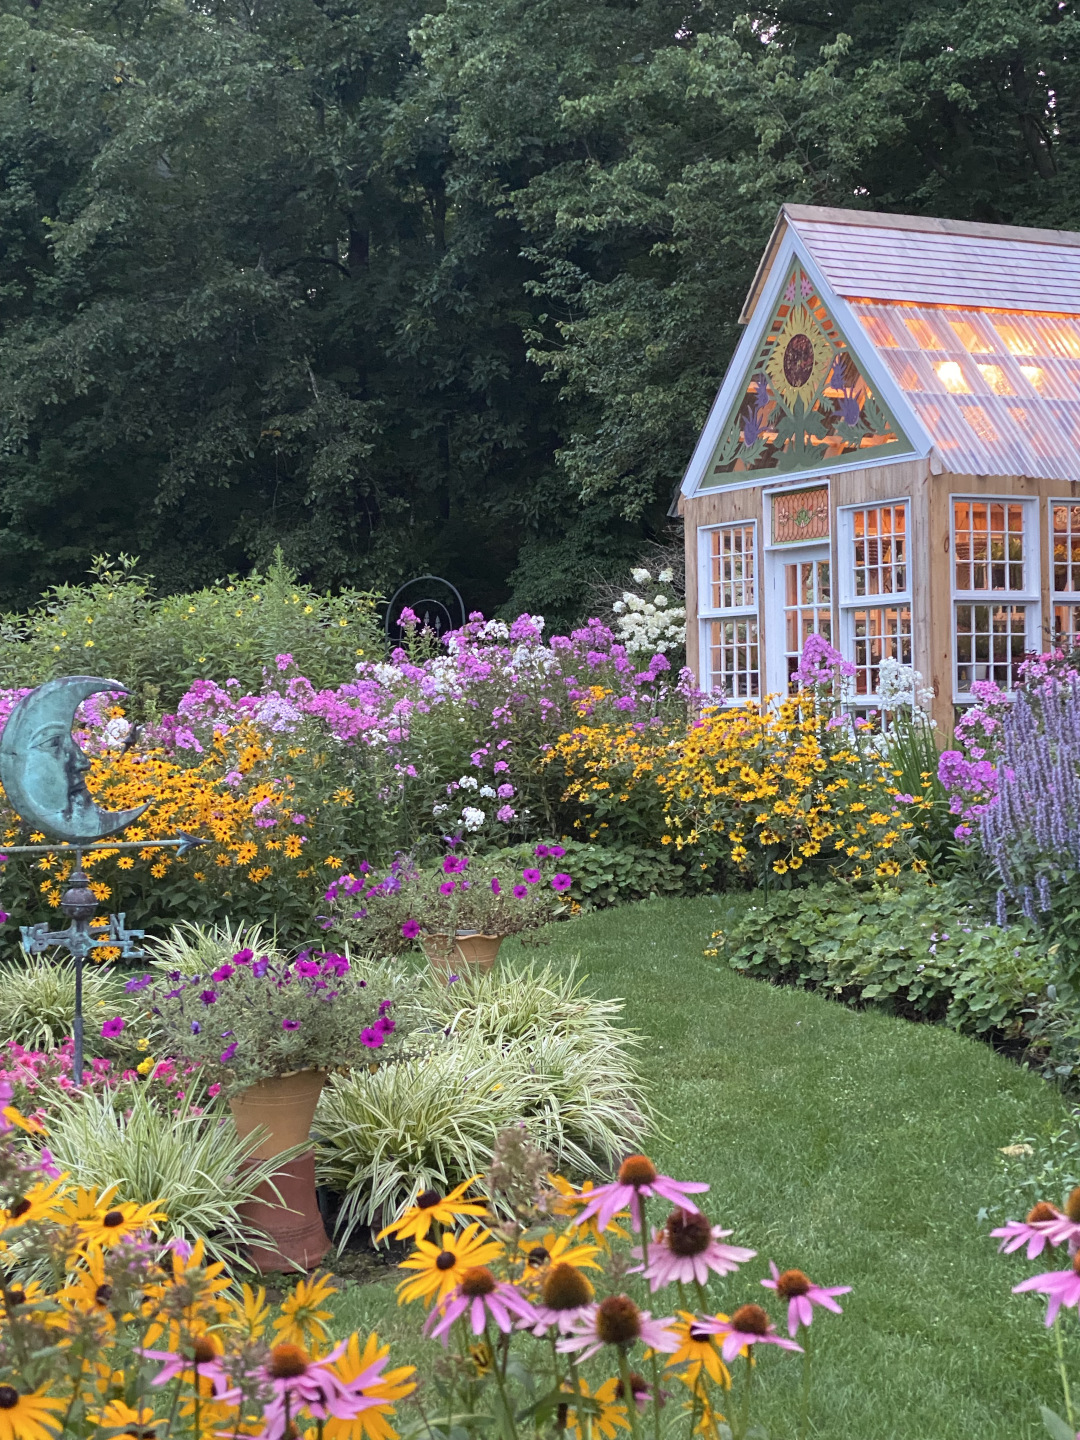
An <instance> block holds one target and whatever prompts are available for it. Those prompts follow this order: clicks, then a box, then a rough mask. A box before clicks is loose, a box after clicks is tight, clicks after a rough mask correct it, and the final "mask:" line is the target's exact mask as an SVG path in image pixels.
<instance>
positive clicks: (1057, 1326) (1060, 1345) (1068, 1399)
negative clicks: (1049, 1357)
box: [1054, 1311, 1076, 1430]
mask: <svg viewBox="0 0 1080 1440" xmlns="http://www.w3.org/2000/svg"><path fill="white" fill-rule="evenodd" d="M1054 1342H1055V1345H1056V1347H1057V1357H1058V1374H1059V1375H1060V1376H1061V1390H1062V1394H1063V1395H1064V1396H1065V1418H1066V1420H1067V1421H1068V1422H1069V1429H1070V1430H1075V1429H1076V1417H1075V1415H1074V1413H1073V1403H1072V1394H1071V1392H1070V1390H1069V1375H1068V1372H1067V1371H1066V1369H1065V1342H1064V1340H1063V1339H1062V1336H1061V1312H1060V1311H1058V1313H1057V1315H1056V1317H1055V1319H1054Z"/></svg>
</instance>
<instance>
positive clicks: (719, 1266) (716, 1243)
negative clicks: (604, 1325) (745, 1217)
mask: <svg viewBox="0 0 1080 1440" xmlns="http://www.w3.org/2000/svg"><path fill="white" fill-rule="evenodd" d="M731 1233H732V1232H731V1231H730V1230H721V1228H720V1226H719V1225H710V1224H709V1221H708V1219H707V1218H706V1217H705V1216H704V1215H702V1213H701V1211H700V1210H683V1209H678V1210H673V1211H672V1212H671V1214H670V1215H669V1216H668V1218H667V1223H666V1224H665V1225H663V1226H662V1227H661V1228H660V1229H659V1230H654V1231H653V1238H652V1240H651V1241H650V1243H649V1263H648V1264H647V1265H646V1266H644V1267H642V1266H640V1265H639V1266H636V1267H635V1272H634V1273H640V1274H643V1275H644V1276H645V1278H646V1280H648V1282H649V1289H650V1290H652V1291H656V1290H661V1289H663V1287H664V1286H665V1285H672V1284H674V1283H675V1282H676V1281H678V1282H679V1283H681V1284H683V1285H689V1284H690V1283H691V1282H697V1284H699V1285H704V1284H705V1283H706V1282H707V1281H708V1278H709V1271H710V1270H711V1271H713V1273H714V1274H716V1275H730V1274H732V1273H733V1272H734V1271H736V1270H737V1269H738V1268H739V1266H740V1265H742V1264H743V1263H744V1262H745V1261H747V1260H752V1259H753V1258H754V1256H755V1255H756V1254H757V1251H756V1250H747V1249H746V1248H745V1247H744V1246H742V1245H721V1244H720V1241H721V1240H723V1239H724V1238H725V1237H726V1236H728V1235H730V1234H731ZM634 1254H635V1255H636V1256H637V1257H638V1259H639V1260H640V1259H641V1254H642V1250H641V1246H640V1245H638V1246H635V1247H634Z"/></svg>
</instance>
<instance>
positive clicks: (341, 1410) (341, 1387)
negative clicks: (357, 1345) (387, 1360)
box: [257, 1340, 379, 1440]
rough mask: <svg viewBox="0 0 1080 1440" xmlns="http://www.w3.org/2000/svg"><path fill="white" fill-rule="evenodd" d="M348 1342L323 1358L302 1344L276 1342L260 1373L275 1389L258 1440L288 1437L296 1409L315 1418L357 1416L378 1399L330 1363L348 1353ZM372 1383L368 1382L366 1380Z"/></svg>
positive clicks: (361, 1377) (281, 1439)
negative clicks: (335, 1369)
mask: <svg viewBox="0 0 1080 1440" xmlns="http://www.w3.org/2000/svg"><path fill="white" fill-rule="evenodd" d="M346 1349H347V1342H346V1341H344V1340H343V1341H342V1342H341V1344H340V1345H337V1346H335V1348H334V1349H333V1350H331V1351H330V1354H329V1355H324V1356H323V1357H322V1359H321V1360H312V1359H311V1357H310V1356H309V1355H308V1354H307V1352H306V1351H305V1350H303V1349H302V1348H301V1347H300V1346H299V1345H292V1344H288V1343H283V1344H280V1345H275V1346H274V1348H273V1349H272V1350H271V1351H270V1354H269V1356H268V1357H267V1360H266V1363H265V1364H264V1365H263V1366H262V1367H261V1376H262V1379H264V1380H265V1381H266V1382H267V1383H268V1384H269V1386H270V1388H271V1390H272V1391H273V1398H272V1399H271V1400H270V1402H269V1404H268V1405H267V1406H266V1409H265V1410H264V1411H263V1428H262V1430H260V1431H259V1434H258V1437H257V1440H285V1436H286V1434H287V1433H288V1432H289V1430H290V1422H291V1421H294V1420H295V1419H296V1414H297V1411H299V1410H300V1409H301V1408H303V1409H306V1410H307V1412H308V1414H309V1415H311V1416H313V1417H314V1418H315V1419H316V1420H327V1419H330V1418H331V1417H332V1418H334V1419H336V1420H354V1419H355V1418H356V1416H357V1415H359V1414H360V1412H361V1410H367V1409H368V1408H369V1407H370V1406H372V1405H377V1404H378V1403H379V1402H378V1400H377V1399H376V1398H375V1397H373V1396H367V1395H363V1394H361V1393H360V1389H361V1383H360V1382H361V1381H364V1380H365V1376H366V1373H367V1372H365V1375H361V1376H357V1378H356V1379H355V1380H350V1381H345V1380H342V1379H341V1378H340V1376H338V1375H336V1374H335V1373H334V1371H333V1370H331V1369H330V1366H331V1365H332V1364H333V1362H334V1361H335V1360H337V1359H338V1358H339V1357H340V1356H341V1355H343V1354H344V1353H345V1350H346ZM367 1383H369V1382H367Z"/></svg>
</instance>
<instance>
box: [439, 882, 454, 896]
mask: <svg viewBox="0 0 1080 1440" xmlns="http://www.w3.org/2000/svg"><path fill="white" fill-rule="evenodd" d="M456 884H457V882H456V881H454V880H444V881H443V882H442V884H441V885H440V886H439V891H440V893H441V894H443V895H452V894H453V893H454V889H455V886H456Z"/></svg>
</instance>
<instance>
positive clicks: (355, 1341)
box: [322, 1333, 416, 1440]
mask: <svg viewBox="0 0 1080 1440" xmlns="http://www.w3.org/2000/svg"><path fill="white" fill-rule="evenodd" d="M389 1353H390V1346H389V1345H382V1346H380V1345H379V1337H378V1335H376V1334H374V1333H372V1334H371V1335H369V1336H368V1338H367V1342H366V1343H365V1345H364V1348H363V1350H361V1349H360V1337H359V1336H358V1335H355V1334H353V1335H350V1336H349V1344H348V1348H347V1349H346V1351H345V1353H344V1354H343V1355H340V1356H339V1357H338V1358H337V1360H335V1361H334V1363H333V1365H331V1366H330V1369H331V1370H332V1371H333V1372H334V1374H335V1375H337V1376H339V1378H340V1379H342V1380H345V1381H351V1380H355V1379H356V1378H357V1376H358V1375H361V1374H363V1372H364V1371H365V1370H366V1369H367V1368H368V1367H369V1366H370V1365H374V1364H375V1363H376V1362H377V1361H379V1360H382V1359H384V1358H385V1357H386V1356H387V1355H389ZM415 1373H416V1367H415V1366H413V1365H400V1366H398V1368H397V1369H396V1370H387V1371H386V1372H385V1373H384V1374H383V1375H382V1377H381V1378H380V1379H379V1380H377V1381H375V1383H374V1384H371V1385H365V1386H363V1387H362V1390H361V1394H363V1395H366V1396H368V1397H369V1398H371V1399H374V1398H376V1397H377V1399H378V1402H379V1403H378V1404H376V1405H372V1406H371V1407H370V1408H369V1409H367V1410H361V1412H360V1414H359V1415H357V1416H356V1418H355V1419H353V1420H337V1419H334V1418H333V1417H329V1418H328V1419H326V1420H325V1421H324V1422H323V1426H322V1431H323V1436H324V1440H397V1431H396V1430H395V1429H394V1428H393V1426H392V1425H390V1424H389V1423H388V1421H387V1419H386V1417H387V1416H388V1415H392V1414H393V1413H394V1401H395V1400H402V1399H404V1397H405V1396H406V1395H411V1394H412V1392H413V1391H414V1390H415V1389H416V1384H415V1382H414V1381H412V1380H410V1379H409V1376H410V1375H413V1374H415Z"/></svg>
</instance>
